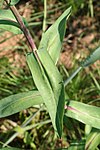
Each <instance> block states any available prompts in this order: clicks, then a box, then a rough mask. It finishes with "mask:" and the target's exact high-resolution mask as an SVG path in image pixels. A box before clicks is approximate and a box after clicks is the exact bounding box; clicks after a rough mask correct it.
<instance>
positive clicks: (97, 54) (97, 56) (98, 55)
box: [81, 47, 100, 67]
mask: <svg viewBox="0 0 100 150" xmlns="http://www.w3.org/2000/svg"><path fill="white" fill-rule="evenodd" d="M97 60H100V47H98V48H97V49H96V50H95V51H94V52H93V53H92V54H90V55H89V56H88V57H87V58H86V59H85V61H84V62H83V63H82V64H81V66H82V67H88V66H89V65H91V64H93V63H95V62H96V61H97Z"/></svg>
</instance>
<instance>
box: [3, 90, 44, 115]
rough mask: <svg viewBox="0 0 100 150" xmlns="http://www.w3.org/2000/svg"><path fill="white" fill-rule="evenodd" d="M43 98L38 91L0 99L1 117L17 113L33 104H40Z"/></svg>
mask: <svg viewBox="0 0 100 150" xmlns="http://www.w3.org/2000/svg"><path fill="white" fill-rule="evenodd" d="M41 103H43V100H42V98H41V96H40V94H39V92H38V91H29V92H25V93H20V94H15V95H11V96H9V97H6V98H4V99H2V100H0V118H2V117H6V116H9V115H12V114H15V113H17V112H19V111H21V110H24V109H27V108H29V107H31V106H33V105H39V104H41Z"/></svg>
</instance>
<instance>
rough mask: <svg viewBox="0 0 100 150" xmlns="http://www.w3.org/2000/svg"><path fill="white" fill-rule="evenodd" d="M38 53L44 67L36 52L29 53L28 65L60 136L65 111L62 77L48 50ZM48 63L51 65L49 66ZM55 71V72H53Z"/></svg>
mask: <svg viewBox="0 0 100 150" xmlns="http://www.w3.org/2000/svg"><path fill="white" fill-rule="evenodd" d="M46 52H47V51H46ZM38 54H39V58H40V60H41V62H42V64H43V67H42V65H41V64H39V63H38V62H37V60H36V59H35V56H34V54H32V53H29V54H28V55H27V62H28V66H29V68H30V70H31V73H32V76H33V80H34V82H35V84H36V87H37V89H38V90H39V92H40V94H41V96H42V98H43V101H44V103H45V105H46V107H47V110H48V112H49V114H50V117H51V120H52V123H53V126H54V129H55V130H56V131H57V132H58V134H59V136H61V133H62V123H63V111H64V89H63V84H62V78H61V76H60V74H59V72H58V70H57V68H56V69H55V67H56V66H55V65H54V64H52V63H53V61H52V60H51V57H50V56H48V55H49V54H48V52H47V53H45V52H44V51H43V52H39V51H38ZM43 58H44V61H43ZM48 63H49V65H50V66H49V67H48ZM53 65H54V66H55V67H54V66H53ZM51 67H53V68H51ZM44 69H45V70H44ZM56 71H57V72H56ZM54 72H55V74H52V73H54ZM55 77H56V79H55ZM51 81H52V83H51ZM55 93H56V95H57V94H58V95H57V97H55ZM61 98H62V101H61Z"/></svg>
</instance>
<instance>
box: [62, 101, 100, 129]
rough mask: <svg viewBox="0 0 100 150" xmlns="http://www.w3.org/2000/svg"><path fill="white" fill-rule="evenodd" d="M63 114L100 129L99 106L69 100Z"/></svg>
mask: <svg viewBox="0 0 100 150" xmlns="http://www.w3.org/2000/svg"><path fill="white" fill-rule="evenodd" d="M66 109H67V110H66V113H65V115H66V116H68V117H71V118H74V119H76V120H78V121H80V122H82V123H85V124H88V125H90V126H92V127H94V128H98V129H100V108H99V107H96V106H91V105H87V104H84V103H81V102H76V101H70V102H69V103H68V104H67V106H66Z"/></svg>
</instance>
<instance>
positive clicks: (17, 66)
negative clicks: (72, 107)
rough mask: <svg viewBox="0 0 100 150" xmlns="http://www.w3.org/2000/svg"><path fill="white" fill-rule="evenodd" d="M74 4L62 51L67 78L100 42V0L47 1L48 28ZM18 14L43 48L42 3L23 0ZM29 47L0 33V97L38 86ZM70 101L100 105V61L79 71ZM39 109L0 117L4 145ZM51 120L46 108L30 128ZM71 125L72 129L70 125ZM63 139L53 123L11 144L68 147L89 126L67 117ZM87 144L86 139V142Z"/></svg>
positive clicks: (19, 37)
mask: <svg viewBox="0 0 100 150" xmlns="http://www.w3.org/2000/svg"><path fill="white" fill-rule="evenodd" d="M69 6H72V14H71V17H70V18H69V20H68V23H67V25H66V26H67V30H66V34H65V38H64V41H63V47H62V53H61V56H60V60H59V63H58V66H59V70H60V72H61V73H62V75H63V79H64V80H65V79H66V78H68V76H69V75H70V74H71V73H72V72H73V71H74V70H75V68H77V66H78V65H79V63H80V61H82V60H83V59H84V58H85V57H86V56H87V55H88V54H89V53H90V52H92V51H93V50H94V49H95V48H97V47H98V45H99V44H100V41H99V39H100V34H99V33H100V22H99V17H100V13H99V12H100V2H99V1H98V0H87V1H86V0H58V1H57V0H48V1H47V20H46V24H47V28H48V27H49V26H50V25H51V24H53V23H54V21H55V20H56V19H57V18H58V17H59V16H60V15H61V14H62V12H63V11H64V10H65V9H67V8H68V7H69ZM16 7H17V9H18V10H19V12H20V14H21V15H22V16H23V17H25V18H26V20H27V22H28V27H29V29H30V32H31V34H32V36H33V38H34V40H35V42H36V45H37V46H38V45H39V41H40V39H41V35H42V24H43V11H44V1H43V0H38V1H35V0H30V1H28V0H21V1H20V3H18V5H16ZM27 49H28V45H27V42H26V39H25V38H24V36H23V35H13V34H11V33H9V32H7V31H3V30H0V99H2V98H4V97H6V96H9V95H11V94H16V93H20V92H24V91H29V90H31V89H33V88H34V84H33V81H32V77H31V74H30V72H29V69H28V67H27V64H26V60H25V51H27ZM65 90H66V98H67V99H71V100H72V99H73V100H76V101H80V102H83V103H87V104H92V105H96V106H99V105H100V61H97V62H96V63H95V64H94V65H91V67H89V68H86V69H85V70H84V71H82V72H80V73H79V74H78V75H77V76H76V77H75V78H74V79H73V81H72V83H70V84H69V85H68V86H67V87H66V89H65ZM36 111H37V108H29V109H27V110H24V111H22V112H20V113H17V114H15V115H12V116H10V117H6V118H3V119H0V141H1V142H0V145H2V143H3V142H5V141H6V140H7V139H8V138H9V137H10V136H11V135H12V134H13V132H14V130H13V128H14V127H15V126H17V125H21V124H22V123H23V121H24V120H26V119H27V118H28V117H29V115H30V114H32V113H35V112H36ZM47 118H49V116H48V113H47V112H45V111H44V110H43V111H41V112H39V113H38V115H37V116H36V117H35V118H34V119H33V120H32V121H31V123H30V125H31V124H34V123H37V122H38V121H43V120H46V119H47ZM68 125H69V126H68ZM65 126H66V127H64V133H63V140H62V141H61V140H58V139H57V137H56V135H55V133H54V131H53V128H52V125H51V124H48V125H43V126H38V127H36V128H32V129H30V130H29V131H26V132H25V133H24V134H19V135H18V136H17V137H16V138H15V139H14V142H11V144H10V146H14V147H19V148H23V149H38V150H42V149H44V148H45V149H46V150H51V149H56V148H60V146H63V147H65V148H66V147H68V146H69V145H70V143H71V142H72V141H75V140H76V141H78V140H79V139H84V137H85V125H84V124H82V123H80V122H78V121H75V120H73V119H68V123H67V124H66V123H65ZM83 142H84V140H83Z"/></svg>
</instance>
